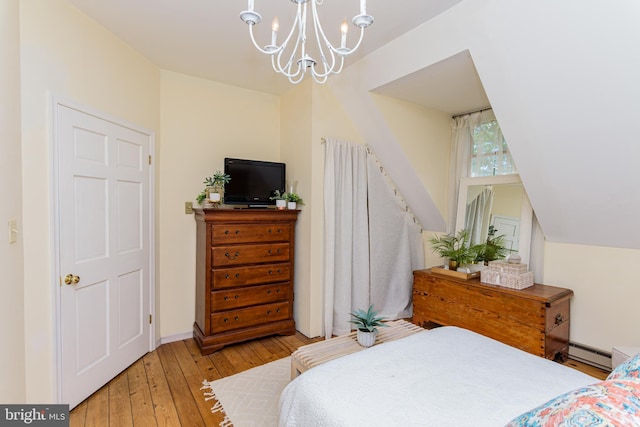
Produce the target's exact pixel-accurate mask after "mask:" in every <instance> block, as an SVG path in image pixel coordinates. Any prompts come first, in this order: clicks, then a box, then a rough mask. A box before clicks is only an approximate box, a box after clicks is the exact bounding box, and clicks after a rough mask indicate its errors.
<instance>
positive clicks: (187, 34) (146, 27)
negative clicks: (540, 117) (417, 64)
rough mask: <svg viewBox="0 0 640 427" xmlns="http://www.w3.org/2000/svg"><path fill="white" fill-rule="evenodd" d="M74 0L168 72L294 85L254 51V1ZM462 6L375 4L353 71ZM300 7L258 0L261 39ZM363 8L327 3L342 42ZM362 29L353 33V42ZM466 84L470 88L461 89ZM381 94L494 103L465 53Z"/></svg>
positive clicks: (435, 102) (326, 17) (453, 0)
mask: <svg viewBox="0 0 640 427" xmlns="http://www.w3.org/2000/svg"><path fill="white" fill-rule="evenodd" d="M69 1H70V2H71V3H72V4H74V5H75V6H76V7H78V8H79V9H80V10H81V11H82V12H83V13H85V14H86V15H88V16H90V17H92V18H93V19H95V20H96V21H97V22H99V23H100V24H102V25H103V26H104V27H106V28H107V29H108V30H109V31H111V32H112V33H114V34H115V35H117V36H118V37H120V38H121V39H122V40H124V41H125V42H126V43H127V44H128V45H130V46H132V47H133V48H134V49H136V50H137V51H139V52H140V53H142V54H143V55H144V56H146V57H147V58H149V60H151V61H152V62H153V63H155V64H156V65H158V66H159V67H160V68H162V69H166V70H171V71H175V72H179V73H183V74H188V75H192V76H197V77H202V78H205V79H209V80H214V81H217V82H221V83H225V84H229V85H234V86H239V87H244V88H248V89H252V90H258V91H262V92H267V93H272V94H276V95H280V94H283V93H284V92H286V91H287V90H289V89H290V88H291V83H289V81H288V80H287V79H286V78H284V77H283V76H281V75H278V74H276V73H275V72H274V71H273V70H272V68H271V62H270V59H269V58H268V57H267V56H266V55H264V54H261V53H259V52H258V51H257V50H256V49H255V48H254V47H253V44H252V43H251V40H250V37H249V33H248V30H247V25H246V24H245V23H244V22H242V21H241V20H240V18H239V14H240V12H241V11H243V10H245V9H246V8H247V2H246V0H186V1H176V0H109V1H105V0H69ZM460 1H461V0H429V1H425V0H402V1H401V2H393V1H389V0H369V1H368V2H367V12H368V13H369V14H371V15H373V17H374V19H375V22H374V24H373V25H372V26H371V27H369V28H368V29H367V30H366V32H365V39H364V42H363V45H362V46H361V48H360V49H359V51H357V52H356V53H355V54H354V55H352V56H350V57H348V58H347V62H346V66H348V65H349V64H351V63H353V62H354V61H356V60H357V59H358V58H361V57H362V56H364V55H366V54H367V53H369V52H372V51H374V50H376V49H377V48H379V47H381V46H383V45H384V44H386V43H388V42H389V41H391V40H393V39H395V38H397V37H398V36H400V35H402V34H403V33H405V32H407V31H409V30H411V29H413V28H415V27H416V26H418V25H420V24H421V23H423V22H425V21H427V20H429V19H431V18H432V17H434V16H436V15H438V14H440V13H442V12H443V11H445V10H447V9H449V8H451V7H453V6H454V5H456V4H457V3H459V2H460ZM295 7H296V5H295V3H293V2H292V1H287V0H268V1H265V0H255V10H256V11H257V12H259V13H260V14H261V15H262V17H263V22H262V23H261V24H260V25H258V26H257V28H256V35H257V36H256V37H257V38H258V40H263V41H264V44H266V43H267V41H268V40H269V37H270V35H269V34H270V30H271V20H272V19H273V17H274V16H278V17H279V19H280V28H281V29H282V30H285V29H286V30H288V28H290V23H291V22H292V20H293V14H294V13H295ZM358 8H359V2H358V1H357V0H349V1H347V0H325V1H324V5H322V6H321V7H320V9H319V11H320V13H321V18H322V20H323V25H324V30H325V32H326V33H327V35H328V36H329V37H330V38H331V34H335V37H336V38H337V37H338V34H339V26H340V23H341V22H342V20H343V19H344V18H345V16H346V17H347V18H348V19H350V18H351V17H352V16H353V15H355V14H356V13H357V12H358ZM333 28H335V31H333ZM354 30H356V29H355V28H353V27H352V28H351V29H350V35H351V37H353V38H355V33H356V31H354ZM284 32H285V31H281V33H284ZM336 43H337V40H336ZM461 81H463V82H467V83H466V84H465V85H460V82H461ZM377 92H379V93H381V94H384V95H387V96H394V97H398V98H400V99H404V100H407V101H411V102H415V103H418V104H422V105H424V106H427V107H429V108H434V109H437V110H441V111H445V112H448V113H452V114H456V113H462V112H468V111H472V110H475V109H479V108H484V107H486V106H488V104H489V102H488V100H487V99H486V95H485V94H484V90H483V89H482V85H481V84H480V81H479V79H478V77H477V74H476V72H475V68H474V67H473V63H472V61H471V59H470V58H469V57H468V56H465V55H459V57H454V58H451V59H448V60H446V61H443V62H441V63H439V64H435V65H434V66H431V67H429V68H427V69H425V70H422V71H420V72H417V73H414V74H412V75H410V76H406V77H405V78H402V79H399V80H397V81H395V82H393V83H390V84H387V85H385V86H383V87H381V88H379V89H378V90H377ZM452 94H453V95H452Z"/></svg>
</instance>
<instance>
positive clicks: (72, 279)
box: [64, 274, 80, 285]
mask: <svg viewBox="0 0 640 427" xmlns="http://www.w3.org/2000/svg"><path fill="white" fill-rule="evenodd" d="M79 282H80V276H75V275H73V274H67V275H66V276H64V283H66V284H67V285H75V284H77V283H79Z"/></svg>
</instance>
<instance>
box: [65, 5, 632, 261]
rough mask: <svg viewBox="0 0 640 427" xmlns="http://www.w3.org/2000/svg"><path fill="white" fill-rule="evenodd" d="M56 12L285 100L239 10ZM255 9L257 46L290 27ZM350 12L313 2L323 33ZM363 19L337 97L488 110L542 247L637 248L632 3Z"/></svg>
mask: <svg viewBox="0 0 640 427" xmlns="http://www.w3.org/2000/svg"><path fill="white" fill-rule="evenodd" d="M69 1H71V2H72V3H73V4H74V5H76V6H77V7H78V8H79V9H80V10H82V11H83V12H84V13H86V14H87V15H89V16H91V17H93V18H94V19H95V20H96V21H98V22H99V23H101V24H102V25H103V26H105V27H106V28H107V29H108V30H110V31H111V32H113V33H114V34H116V35H117V36H119V37H120V38H121V39H122V40H124V41H125V42H126V43H127V44H129V45H131V46H132V47H133V48H135V49H136V50H138V51H139V52H141V53H142V54H143V55H145V56H146V57H148V58H149V59H150V60H151V61H153V62H154V63H155V64H157V65H158V66H159V67H161V68H163V69H167V70H172V71H176V72H180V73H185V74H189V75H193V76H198V77H203V78H207V79H211V80H215V81H218V82H222V83H227V84H231V85H235V86H240V87H245V88H249V89H254V90H259V91H263V92H267V93H272V94H282V93H284V92H285V91H287V90H289V89H290V83H289V82H288V81H287V80H286V79H284V78H283V77H282V76H279V75H276V74H275V73H274V72H273V71H272V70H271V67H270V61H269V59H268V58H266V57H265V56H264V55H263V54H260V53H259V52H257V51H256V50H255V48H254V47H253V45H252V44H251V42H250V39H249V35H248V31H247V28H246V25H245V24H244V23H243V22H242V21H241V20H240V19H239V16H238V15H239V13H240V11H242V10H244V9H246V6H247V4H246V2H245V1H244V0H189V1H186V2H177V1H175V0H110V1H103V0H69ZM255 3H256V5H255V7H256V10H257V11H258V12H260V13H261V14H262V15H263V18H264V22H263V23H262V24H261V26H262V28H261V29H260V30H261V31H259V32H258V38H259V39H262V40H267V39H268V37H269V30H270V28H269V22H270V21H271V17H272V16H275V15H278V16H279V18H280V21H281V27H282V28H286V27H287V26H288V24H287V19H288V20H289V22H290V20H291V19H292V18H291V15H292V13H293V9H294V4H293V3H292V2H291V1H287V0H269V1H268V2H267V1H264V0H255ZM357 3H358V2H357V1H356V0H350V1H347V0H341V1H337V0H334V1H330V0H325V1H324V6H322V9H323V11H322V13H323V20H324V21H325V22H327V24H325V25H326V28H325V29H326V30H327V32H329V33H331V30H330V29H329V27H330V26H331V25H335V27H336V28H337V27H338V26H339V23H340V22H341V21H342V19H343V18H344V17H345V15H347V16H352V15H354V14H355V13H356V11H357ZM345 8H347V11H345ZM349 9H351V11H349ZM368 12H369V13H370V14H372V15H373V16H374V17H375V19H376V21H375V23H374V24H373V26H372V27H370V28H369V29H368V30H367V32H366V35H365V44H364V45H363V48H362V50H361V51H360V52H358V54H356V55H355V56H353V57H349V58H348V59H347V64H348V65H347V69H346V70H345V73H343V74H349V72H351V74H352V76H355V77H353V78H352V79H351V80H350V81H349V83H350V85H349V86H343V88H347V89H348V90H349V91H350V92H351V93H355V91H356V90H359V91H360V92H361V93H369V92H370V91H376V92H378V93H381V94H385V95H388V96H394V97H397V98H401V99H406V100H408V101H411V102H415V103H418V104H422V105H425V106H427V107H429V108H434V109H437V110H441V111H444V112H447V113H451V114H458V113H463V112H468V111H473V110H475V109H478V108H483V107H486V106H488V104H489V99H490V101H491V106H492V107H493V109H494V112H495V113H496V116H497V117H498V120H499V122H500V124H501V127H502V129H503V131H504V133H505V136H507V139H508V141H509V146H510V148H511V151H512V153H513V155H514V158H515V160H516V163H517V165H518V168H519V170H520V174H521V176H522V178H523V181H524V184H525V188H526V190H527V193H528V195H529V198H530V200H531V202H532V205H533V207H534V209H535V211H536V214H537V216H538V219H539V220H540V223H541V225H542V228H543V231H544V233H545V236H546V238H547V239H549V240H550V241H554V242H565V243H577V244H586V245H599V246H612V247H620V248H640V227H638V225H637V218H638V216H640V196H639V192H638V190H637V188H636V187H637V183H638V182H640V151H639V150H640V148H639V147H640V144H639V143H638V142H637V141H636V140H637V137H636V135H637V133H638V132H637V129H636V127H637V125H636V123H637V115H638V113H640V101H639V100H640V79H638V78H637V75H638V73H639V72H640V53H639V52H640V50H638V49H637V41H638V40H640V26H638V25H637V22H639V21H640V3H639V2H637V1H635V0H622V1H620V2H613V3H611V2H609V3H607V2H586V3H585V2H584V1H579V0H570V1H565V2H557V1H555V0H540V1H537V2H513V1H512V0H483V1H480V0H473V1H472V0H466V1H463V0H435V1H434V0H430V1H425V0H403V1H402V2H391V1H388V0H369V2H368ZM331 22H335V24H330V23H331ZM336 32H337V30H336ZM463 52H469V55H464V54H462V53H463ZM365 55H366V56H365ZM399 59H401V60H399ZM356 70H357V71H356ZM346 79H347V80H349V77H348V76H347V78H346ZM336 81H337V82H340V79H336ZM461 81H464V82H465V84H462V85H461V84H460V82H461ZM356 86H357V89H356ZM350 102H351V101H350ZM371 132H374V130H371Z"/></svg>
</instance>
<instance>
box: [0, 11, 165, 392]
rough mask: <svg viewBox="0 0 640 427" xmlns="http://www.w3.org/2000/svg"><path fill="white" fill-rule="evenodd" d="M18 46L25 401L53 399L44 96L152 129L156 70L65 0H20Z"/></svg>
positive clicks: (157, 95)
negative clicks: (19, 66) (20, 114)
mask: <svg viewBox="0 0 640 427" xmlns="http://www.w3.org/2000/svg"><path fill="white" fill-rule="evenodd" d="M3 31H5V30H4V29H3ZM20 49H21V67H22V69H21V86H20V90H21V103H22V106H21V107H22V109H21V113H22V170H23V171H28V172H27V173H25V174H24V175H23V182H22V184H23V227H22V228H23V230H24V231H23V238H24V301H27V302H28V303H27V304H25V309H24V318H25V321H24V337H25V368H26V401H28V402H30V403H51V402H54V401H56V399H55V396H56V390H55V386H54V381H55V369H56V366H55V343H54V340H55V329H54V304H55V286H57V280H56V278H54V277H53V271H54V265H53V256H54V252H53V247H52V245H53V242H52V233H53V229H52V220H53V216H52V212H51V206H52V200H51V148H50V147H51V139H50V133H49V132H50V121H49V113H50V111H49V109H50V98H49V97H50V96H51V95H53V96H58V97H62V98H65V99H69V100H72V101H75V102H77V103H79V104H81V105H86V106H89V107H91V108H93V109H97V110H99V111H103V112H105V113H107V114H110V115H112V116H115V117H118V118H122V119H124V120H126V121H128V122H131V123H135V124H137V125H139V126H143V127H146V128H148V129H151V130H154V131H156V132H157V131H158V130H159V128H160V125H159V123H160V72H159V70H158V68H157V67H156V66H155V65H153V64H152V63H150V62H149V61H148V60H147V59H146V58H144V57H142V56H141V55H139V54H138V53H136V52H135V51H134V50H132V49H131V48H130V47H129V46H127V45H126V44H125V43H124V42H122V41H121V40H120V39H118V38H116V37H115V36H113V35H112V34H111V33H109V32H107V31H106V30H105V29H104V28H103V27H101V26H100V25H98V24H97V23H96V22H95V21H93V20H91V19H89V18H88V17H87V16H85V15H84V14H82V13H80V12H79V11H78V10H77V9H75V8H74V7H72V6H71V5H70V4H69V3H68V2H67V1H65V0H21V1H20ZM156 141H158V139H156ZM17 326H18V327H20V326H21V324H18V325H17Z"/></svg>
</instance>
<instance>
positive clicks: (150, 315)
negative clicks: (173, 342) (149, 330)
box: [149, 314, 153, 324]
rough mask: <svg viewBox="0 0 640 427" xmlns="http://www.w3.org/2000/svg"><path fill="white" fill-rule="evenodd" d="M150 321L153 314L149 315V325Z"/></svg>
mask: <svg viewBox="0 0 640 427" xmlns="http://www.w3.org/2000/svg"><path fill="white" fill-rule="evenodd" d="M152 320H153V314H150V315H149V324H151V322H152Z"/></svg>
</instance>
